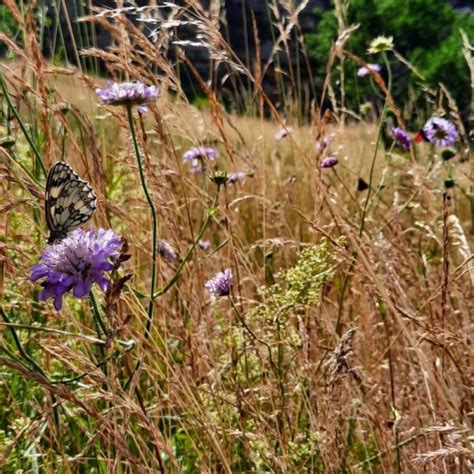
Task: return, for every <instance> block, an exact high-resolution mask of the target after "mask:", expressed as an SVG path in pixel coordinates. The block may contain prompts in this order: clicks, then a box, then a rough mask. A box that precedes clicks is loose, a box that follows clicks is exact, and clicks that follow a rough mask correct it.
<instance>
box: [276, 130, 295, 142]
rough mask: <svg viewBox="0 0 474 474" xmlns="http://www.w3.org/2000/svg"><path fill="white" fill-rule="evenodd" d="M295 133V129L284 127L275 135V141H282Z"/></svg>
mask: <svg viewBox="0 0 474 474" xmlns="http://www.w3.org/2000/svg"><path fill="white" fill-rule="evenodd" d="M294 131H295V129H294V128H293V127H282V128H280V130H278V132H276V133H275V140H277V141H281V140H283V139H284V138H286V137H287V136H288V135H290V133H293V132H294Z"/></svg>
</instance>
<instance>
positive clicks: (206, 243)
mask: <svg viewBox="0 0 474 474" xmlns="http://www.w3.org/2000/svg"><path fill="white" fill-rule="evenodd" d="M198 245H199V247H201V248H202V249H203V250H205V251H206V252H207V251H208V250H211V247H212V245H211V242H209V240H200V241H199V242H198Z"/></svg>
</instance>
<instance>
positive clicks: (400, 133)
mask: <svg viewBox="0 0 474 474" xmlns="http://www.w3.org/2000/svg"><path fill="white" fill-rule="evenodd" d="M390 133H391V134H392V136H393V138H395V141H396V142H397V143H398V144H399V145H400V146H401V147H402V148H404V149H405V150H408V149H409V148H410V145H411V140H410V137H409V136H408V133H407V131H406V130H403V128H400V127H392V128H391V129H390Z"/></svg>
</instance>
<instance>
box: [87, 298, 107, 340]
mask: <svg viewBox="0 0 474 474" xmlns="http://www.w3.org/2000/svg"><path fill="white" fill-rule="evenodd" d="M89 301H90V303H91V309H92V315H93V316H94V321H95V322H96V326H97V337H98V338H99V339H100V338H101V334H100V330H102V332H103V333H104V337H107V336H108V335H109V330H108V329H107V326H106V324H105V321H104V320H103V319H102V315H101V313H100V310H99V305H98V304H97V300H96V298H95V295H94V292H93V291H90V292H89ZM99 328H100V330H99Z"/></svg>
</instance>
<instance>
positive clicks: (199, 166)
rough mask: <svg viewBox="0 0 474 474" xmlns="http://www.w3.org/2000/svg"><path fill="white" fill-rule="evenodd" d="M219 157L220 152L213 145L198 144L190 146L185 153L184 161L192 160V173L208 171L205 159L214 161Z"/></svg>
mask: <svg viewBox="0 0 474 474" xmlns="http://www.w3.org/2000/svg"><path fill="white" fill-rule="evenodd" d="M218 157H219V152H218V151H217V150H215V149H214V148H211V147H206V146H196V147H193V148H190V149H189V150H188V151H187V152H186V153H185V154H184V155H183V161H184V162H185V163H186V162H191V172H192V173H204V172H205V171H206V169H207V168H206V165H205V160H209V161H214V160H216V159H217V158H218Z"/></svg>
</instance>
